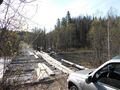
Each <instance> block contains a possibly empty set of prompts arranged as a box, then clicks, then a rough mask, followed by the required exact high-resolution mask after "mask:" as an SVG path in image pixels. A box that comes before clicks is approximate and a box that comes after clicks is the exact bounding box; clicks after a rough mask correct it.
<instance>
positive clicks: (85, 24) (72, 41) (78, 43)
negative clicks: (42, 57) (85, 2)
mask: <svg viewBox="0 0 120 90" xmlns="http://www.w3.org/2000/svg"><path fill="white" fill-rule="evenodd" d="M91 23H92V19H91V17H90V16H84V17H81V16H79V17H77V18H71V15H70V12H69V11H68V12H67V15H66V17H63V18H62V20H60V19H58V20H57V24H56V25H55V29H54V30H53V31H52V32H50V33H49V34H48V38H49V39H50V40H48V41H49V46H50V47H53V48H56V49H63V50H69V49H71V48H85V47H89V41H87V33H88V32H89V30H90V27H91Z"/></svg>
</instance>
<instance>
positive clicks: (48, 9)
mask: <svg viewBox="0 0 120 90" xmlns="http://www.w3.org/2000/svg"><path fill="white" fill-rule="evenodd" d="M119 6H120V0H37V2H35V4H34V5H33V6H32V7H31V9H30V8H29V10H28V11H29V13H32V14H33V16H34V17H32V22H34V23H32V26H31V25H30V26H31V27H35V26H36V27H38V28H44V27H45V28H46V29H47V30H46V31H47V32H49V31H51V30H53V28H54V25H55V24H56V21H57V19H58V18H60V19H61V18H62V17H64V16H65V15H66V13H67V11H70V14H71V17H77V16H79V15H92V16H93V15H94V16H105V15H106V13H107V11H108V10H109V9H110V8H111V7H112V8H115V9H116V11H117V13H118V14H119ZM36 8H37V9H36ZM36 10H37V12H36V13H35V11H36Z"/></svg>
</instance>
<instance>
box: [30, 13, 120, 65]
mask: <svg viewBox="0 0 120 90" xmlns="http://www.w3.org/2000/svg"><path fill="white" fill-rule="evenodd" d="M32 34H33V35H32V36H33V38H34V40H33V43H32V45H33V47H34V48H35V49H37V50H40V49H41V48H42V49H48V48H52V49H54V50H57V51H71V50H80V49H82V50H84V49H86V50H92V51H93V52H94V59H95V60H99V63H103V62H104V61H105V60H109V59H110V58H112V57H113V56H115V55H118V54H119V53H120V40H119V38H120V17H119V16H113V15H111V14H109V15H108V17H99V18H98V17H92V16H78V17H71V15H70V12H69V11H68V12H67V14H66V16H65V17H63V18H62V19H58V20H57V22H56V25H55V28H54V30H53V31H51V32H49V33H45V29H44V30H41V29H39V28H34V29H33V33H32Z"/></svg>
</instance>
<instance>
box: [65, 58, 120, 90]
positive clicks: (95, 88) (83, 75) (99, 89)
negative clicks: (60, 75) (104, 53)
mask: <svg viewBox="0 0 120 90" xmlns="http://www.w3.org/2000/svg"><path fill="white" fill-rule="evenodd" d="M113 63H114V64H115V63H120V59H112V60H109V61H107V62H105V63H104V64H102V65H101V66H100V67H98V68H97V69H88V70H81V71H78V72H74V73H72V74H70V75H69V77H68V80H67V81H68V83H69V82H72V83H74V84H75V85H76V86H77V87H78V88H79V90H120V89H117V88H114V87H112V86H109V85H107V84H104V83H101V82H99V81H97V82H91V83H87V82H86V79H87V78H88V77H89V76H91V77H93V76H94V75H95V74H96V73H97V72H98V71H99V70H101V69H102V68H103V67H105V66H107V65H108V64H113Z"/></svg>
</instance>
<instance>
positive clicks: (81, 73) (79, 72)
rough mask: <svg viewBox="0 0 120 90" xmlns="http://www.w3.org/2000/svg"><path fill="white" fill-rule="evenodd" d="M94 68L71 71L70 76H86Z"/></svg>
mask: <svg viewBox="0 0 120 90" xmlns="http://www.w3.org/2000/svg"><path fill="white" fill-rule="evenodd" d="M94 70H95V69H86V70H80V71H77V72H74V73H72V74H71V76H75V77H80V78H86V77H87V76H88V75H89V74H90V73H91V72H93V71H94Z"/></svg>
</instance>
